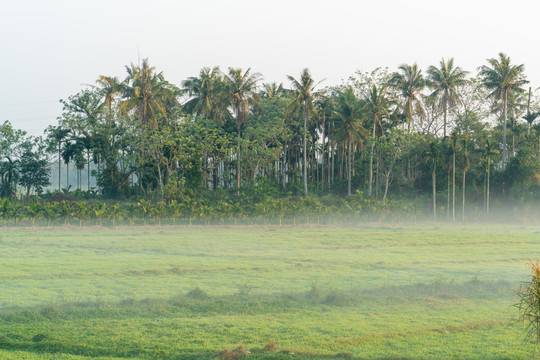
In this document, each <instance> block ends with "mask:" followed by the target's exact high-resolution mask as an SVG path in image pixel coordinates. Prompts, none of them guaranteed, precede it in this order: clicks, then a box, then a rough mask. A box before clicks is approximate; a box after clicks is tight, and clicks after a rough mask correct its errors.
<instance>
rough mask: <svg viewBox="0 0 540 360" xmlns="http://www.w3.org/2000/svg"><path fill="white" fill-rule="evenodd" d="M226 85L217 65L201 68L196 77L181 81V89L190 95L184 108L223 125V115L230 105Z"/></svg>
mask: <svg viewBox="0 0 540 360" xmlns="http://www.w3.org/2000/svg"><path fill="white" fill-rule="evenodd" d="M227 85H228V84H227V83H226V82H225V81H224V78H223V75H222V73H221V71H220V70H219V67H218V66H215V67H213V68H211V69H210V68H208V67H204V68H202V69H201V71H200V73H199V76H198V77H189V78H188V79H187V80H185V81H183V82H182V90H183V91H184V92H185V93H186V94H187V95H188V96H189V97H190V99H189V100H188V101H187V102H186V103H185V104H184V110H186V111H187V112H188V113H192V114H196V115H201V116H204V117H206V118H208V119H212V120H214V121H216V122H217V123H219V124H221V125H223V117H224V116H226V115H227V107H228V106H229V105H230V99H229V96H228V89H227Z"/></svg>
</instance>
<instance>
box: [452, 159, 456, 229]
mask: <svg viewBox="0 0 540 360" xmlns="http://www.w3.org/2000/svg"><path fill="white" fill-rule="evenodd" d="M452 221H454V222H455V221H456V149H454V154H453V156H452Z"/></svg>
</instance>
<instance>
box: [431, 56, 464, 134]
mask: <svg viewBox="0 0 540 360" xmlns="http://www.w3.org/2000/svg"><path fill="white" fill-rule="evenodd" d="M439 66H440V67H439V68H436V67H435V66H430V67H429V68H428V70H427V73H428V81H427V85H428V86H429V87H430V88H431V89H432V90H433V92H432V93H431V95H432V96H435V97H437V98H438V99H439V101H440V103H439V105H440V107H441V108H442V110H443V114H444V137H446V124H447V121H446V117H447V113H448V111H449V110H450V109H451V108H452V107H453V106H454V105H455V104H456V103H457V102H458V100H459V98H458V96H459V94H458V92H457V89H458V87H460V86H463V85H465V84H466V83H467V79H466V77H467V72H466V71H464V70H462V69H461V68H460V67H459V66H458V67H455V68H454V58H451V59H450V60H448V61H445V60H444V59H442V60H441V62H440V63H439Z"/></svg>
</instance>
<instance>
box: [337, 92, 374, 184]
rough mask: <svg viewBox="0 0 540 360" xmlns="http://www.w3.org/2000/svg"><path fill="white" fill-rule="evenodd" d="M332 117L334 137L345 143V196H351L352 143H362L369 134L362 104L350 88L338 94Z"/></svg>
mask: <svg viewBox="0 0 540 360" xmlns="http://www.w3.org/2000/svg"><path fill="white" fill-rule="evenodd" d="M334 115H335V120H336V123H335V125H336V136H337V137H338V138H340V139H343V140H345V141H346V143H347V148H348V156H347V158H348V159H347V165H348V168H347V169H348V171H347V175H348V184H347V195H351V179H352V157H351V154H352V148H353V142H357V141H363V140H364V139H365V138H366V137H367V136H368V134H369V131H368V130H366V129H365V128H364V119H365V114H364V113H363V112H362V104H361V103H360V102H359V101H358V99H357V98H356V96H355V95H354V91H353V89H352V88H350V87H348V88H346V89H345V91H343V92H341V93H340V94H339V96H338V101H337V104H336V109H335V111H334Z"/></svg>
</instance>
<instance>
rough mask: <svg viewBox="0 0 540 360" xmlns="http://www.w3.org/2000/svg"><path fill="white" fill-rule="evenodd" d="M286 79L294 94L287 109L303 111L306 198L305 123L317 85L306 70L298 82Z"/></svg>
mask: <svg viewBox="0 0 540 360" xmlns="http://www.w3.org/2000/svg"><path fill="white" fill-rule="evenodd" d="M287 78H288V79H289V81H290V82H291V85H292V89H293V91H294V92H295V97H294V101H293V103H292V104H291V106H290V108H289V109H300V108H301V107H303V109H304V163H303V165H304V196H307V195H308V189H307V122H308V119H309V114H310V113H311V112H314V111H315V107H314V105H313V91H314V90H315V87H316V86H317V85H318V84H316V83H315V81H314V80H313V78H312V77H311V73H310V72H309V70H308V69H304V70H302V72H301V74H300V79H299V80H296V79H295V78H294V77H292V76H291V75H287Z"/></svg>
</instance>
